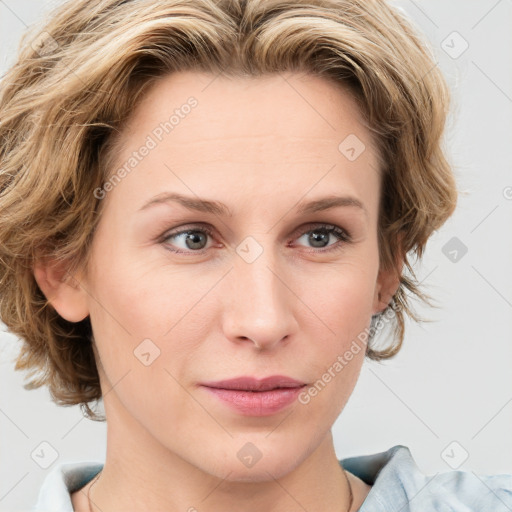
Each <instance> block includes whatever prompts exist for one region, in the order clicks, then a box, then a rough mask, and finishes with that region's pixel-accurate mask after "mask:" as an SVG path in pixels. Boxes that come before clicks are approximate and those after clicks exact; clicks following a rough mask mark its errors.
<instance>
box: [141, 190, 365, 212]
mask: <svg viewBox="0 0 512 512" xmlns="http://www.w3.org/2000/svg"><path fill="white" fill-rule="evenodd" d="M169 202H176V203H178V204H181V205H182V206H183V207H185V208H187V209H189V210H195V211H198V212H203V213H211V214H213V215H219V216H226V217H233V212H232V211H231V210H230V209H229V208H228V207H227V206H226V205H225V204H224V203H221V202H220V201H212V200H208V199H200V198H195V197H191V196H184V195H182V194H177V193H175V192H163V193H162V194H159V195H157V196H155V197H153V198H152V199H150V200H149V201H148V202H147V203H145V204H144V205H143V206H142V207H141V208H140V209H139V211H141V210H146V209H147V208H150V207H151V206H154V205H157V204H162V203H164V204H165V203H169ZM347 206H349V207H356V208H358V209H360V210H362V211H363V212H364V213H365V215H366V216H368V211H367V210H366V208H365V206H364V204H363V203H362V202H361V201H360V200H359V199H357V198H356V197H351V196H327V197H322V198H320V199H316V200H313V201H309V202H302V203H299V205H298V206H297V212H298V213H300V214H309V213H315V212H320V211H325V210H330V209H332V208H338V207H347Z"/></svg>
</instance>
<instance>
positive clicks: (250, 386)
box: [202, 375, 306, 392]
mask: <svg viewBox="0 0 512 512" xmlns="http://www.w3.org/2000/svg"><path fill="white" fill-rule="evenodd" d="M202 385H203V386H206V387H209V388H214V389H228V390H237V391H253V392H258V391H259V392H263V391H271V390H274V389H286V388H301V387H303V386H305V385H306V384H305V383H304V382H301V381H298V380H295V379H292V378H291V377H287V376H284V375H272V376H271V377H266V378H264V379H256V378H254V377H238V378H235V379H228V380H219V381H216V382H204V383H202Z"/></svg>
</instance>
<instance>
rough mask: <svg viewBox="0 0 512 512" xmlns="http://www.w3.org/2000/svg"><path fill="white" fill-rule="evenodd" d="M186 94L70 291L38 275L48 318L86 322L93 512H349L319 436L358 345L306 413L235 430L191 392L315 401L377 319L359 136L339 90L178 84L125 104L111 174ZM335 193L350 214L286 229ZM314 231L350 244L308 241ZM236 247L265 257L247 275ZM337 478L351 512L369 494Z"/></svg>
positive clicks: (369, 201)
mask: <svg viewBox="0 0 512 512" xmlns="http://www.w3.org/2000/svg"><path fill="white" fill-rule="evenodd" d="M190 96H194V97H195V98H196V99H197V100H198V106H197V107H196V108H195V109H193V110H192V111H191V113H190V114H189V115H188V116H185V117H184V119H182V120H180V123H179V125H177V126H176V127H175V128H174V130H173V131H172V132H171V133H170V134H168V135H166V136H165V137H164V138H163V140H162V141H161V142H160V143H159V144H158V146H157V147H156V148H155V149H153V150H152V151H151V152H150V153H149V154H148V155H147V156H146V157H145V158H144V159H143V160H142V161H141V162H140V163H139V164H138V166H137V167H136V169H135V170H133V171H132V172H131V173H130V174H129V175H127V176H126V177H125V178H124V179H123V180H122V181H121V182H120V183H119V184H117V185H116V186H115V188H114V189H113V190H111V191H109V192H108V194H107V196H106V197H105V198H104V199H103V201H104V202H105V203H104V204H103V206H104V211H103V212H102V217H101V220H100V223H99V226H98V230H97V232H96V233H95V235H94V241H93V245H92V247H91V258H90V261H89V266H88V268H87V271H84V272H81V273H77V274H75V275H74V276H73V277H74V279H65V278H64V277H65V273H66V268H65V266H58V265H55V264H54V265H51V264H46V265H42V264H38V265H36V266H35V269H34V275H35V277H36V280H37V282H38V283H39V286H40V287H41V289H42V291H43V292H44V293H45V294H46V296H47V297H48V298H49V300H50V302H51V304H52V305H53V307H55V309H56V310H57V311H58V312H59V314H60V315H61V316H62V317H64V318H66V319H67V320H69V321H79V320H82V319H83V318H85V317H86V316H87V315H90V318H91V322H92V326H93V332H94V338H95V350H96V358H97V361H98V365H99V372H100V379H101V387H102V391H103V395H104V407H105V412H106V417H107V456H106V462H105V466H104V469H103V471H102V472H101V473H100V477H99V479H98V480H97V482H95V483H94V485H93V487H92V490H91V499H92V502H93V504H92V509H93V510H95V511H96V510H101V511H102V512H111V511H121V510H155V511H156V510H166V511H189V512H192V511H194V510H197V511H199V512H201V511H208V512H220V511H226V510H243V511H244V512H253V511H254V512H256V511H258V512H259V511H261V510H266V511H268V512H274V511H287V512H293V511H302V510H304V509H306V510H310V511H316V510H322V511H330V512H340V511H345V510H347V506H348V500H349V498H348V496H349V494H348V493H349V491H348V487H347V481H346V478H345V475H344V473H343V471H342V470H341V468H340V465H339V463H338V459H337V457H336V454H335V451H334V445H333V438H332V434H331V427H332V425H333V423H334V422H335V420H336V419H337V418H338V416H339V414H340V413H341V412H342V410H343V408H344V406H345V405H346V403H347V401H348V399H349V397H350V395H351V393H352V391H353V389H354V386H355V384H356V382H357V379H358V376H359V374H360V370H361V366H362V364H363V362H364V346H363V350H360V351H359V352H358V353H357V354H355V355H354V357H353V359H352V360H351V361H350V362H349V363H348V364H346V365H345V366H344V367H343V369H342V371H339V372H338V373H336V376H335V378H333V379H332V380H331V381H330V382H329V383H328V384H327V385H326V386H325V387H324V389H323V390H322V391H321V392H319V393H318V394H317V396H315V397H312V398H311V400H310V401H309V403H307V404H301V403H299V402H298V401H295V402H294V403H293V404H292V405H290V406H288V407H286V408H285V409H284V410H282V411H280V412H278V413H276V414H272V415H269V416H261V417H247V416H243V415H241V414H240V413H238V412H236V411H234V410H232V409H231V408H229V407H227V406H226V405H225V404H224V403H223V402H221V401H220V400H219V399H217V398H216V397H215V396H211V394H210V393H208V392H207V391H206V390H205V389H204V388H202V387H200V383H201V382H204V381H206V380H209V381H212V380H220V379H228V378H233V377H238V376H254V377H258V378H262V377H266V376H269V375H276V374H281V375H287V376H290V377H292V378H295V379H297V380H300V381H302V382H304V383H307V384H309V385H312V384H313V383H315V382H316V381H317V380H318V379H319V378H320V377H321V376H322V374H323V373H324V372H325V371H326V370H327V369H328V368H329V367H332V365H333V363H334V362H335V361H336V360H337V358H338V356H339V355H343V354H344V353H345V352H346V350H348V348H349V347H350V345H351V343H352V341H353V340H354V339H356V337H357V335H358V334H359V333H361V332H363V331H364V330H365V328H367V327H368V326H369V325H370V320H371V315H372V314H375V313H377V312H379V311H382V310H383V309H385V307H386V306H387V304H388V303H389V301H390V299H391V297H392V295H393V294H394V293H395V291H396V289H397V287H398V284H399V281H398V277H397V276H396V275H395V274H393V273H392V272H391V271H387V270H385V269H383V268H380V266H379V255H378V245H377V221H378V205H379V194H380V186H381V185H380V175H379V169H378V165H377V155H376V153H375V151H374V149H373V146H372V140H371V137H370V133H369V132H368V131H367V130H366V129H365V127H364V126H363V124H362V118H361V117H360V112H359V111H358V108H357V106H356V104H355V102H354V101H353V99H352V97H351V96H350V94H349V93H348V92H347V91H346V90H344V89H341V88H339V87H336V86H335V85H334V84H332V83H330V82H328V81H325V80H324V79H322V78H319V77H315V76H311V75H307V74H304V75H301V74H297V73H288V74H281V75H271V76H266V77H259V78H251V79H226V78H221V77H217V78H215V77H214V76H212V75H208V74H202V73H197V72H181V73H177V74H173V75H169V76H166V77H164V78H162V79H160V80H159V81H158V82H157V84H156V85H155V86H154V87H153V88H152V89H151V90H150V91H149V94H148V95H147V96H146V97H145V98H144V100H143V102H142V103H140V104H139V106H138V108H137V109H136V111H135V112H134V113H133V114H132V117H131V118H130V120H129V122H128V123H127V125H126V126H125V127H124V130H123V133H122V135H121V139H120V141H121V145H120V149H119V154H118V155H117V158H116V166H115V167H114V168H113V169H112V170H116V169H117V168H118V167H120V166H122V165H123V164H124V162H125V161H126V160H127V159H128V158H129V157H130V155H131V154H132V152H133V151H135V150H137V149H138V148H140V147H141V146H142V145H143V144H144V141H145V140H146V138H147V136H148V134H150V133H151V132H152V130H154V128H155V127H156V126H158V125H159V123H161V122H162V121H163V120H166V119H168V118H169V116H170V115H171V114H172V112H173V111H174V109H176V108H178V107H179V106H180V105H182V104H183V103H185V102H186V99H187V98H189V97H190ZM349 134H356V135H357V137H358V138H359V139H360V140H361V141H362V142H363V143H364V144H365V146H366V149H365V150H364V151H363V152H362V154H361V155H360V156H359V157H358V158H357V159H356V160H354V161H350V160H349V159H347V158H346V157H345V155H344V154H342V153H341V152H340V150H339V149H338V146H339V144H340V143H341V142H342V141H343V140H344V139H345V138H346V137H347V136H348V135H349ZM164 191H167V192H176V193H180V194H184V195H188V196H192V197H194V198H196V199H197V198H198V197H199V198H207V199H211V200H217V201H222V202H223V203H225V204H226V205H227V206H228V207H229V209H230V210H231V211H232V213H233V216H232V217H229V216H226V217H224V216H220V215H215V214H211V213H204V212H198V211H191V210H187V209H186V208H185V207H183V206H182V205H179V204H178V203H176V202H167V203H161V204H158V205H154V206H151V207H149V208H146V209H143V210H142V211H140V208H141V207H142V206H143V205H144V204H145V203H147V202H148V201H149V200H151V199H152V198H154V197H155V196H157V195H158V194H161V193H162V192H164ZM333 194H334V195H339V196H351V197H353V198H356V199H358V200H359V201H360V202H361V203H362V205H363V207H364V209H363V208H359V207H356V206H353V205H352V206H351V205H349V206H342V207H337V208H333V209H331V210H326V211H320V212H316V213H309V214H306V215H304V214H299V213H297V210H296V208H297V203H299V202H306V201H310V200H313V199H317V198H320V197H324V196H327V195H333ZM91 200H92V198H91ZM321 224H329V225H334V226H338V227H340V228H341V229H343V230H345V231H347V232H348V233H349V234H350V236H351V240H350V241H348V242H345V241H340V240H339V239H338V238H337V237H336V235H334V234H331V235H330V236H329V235H325V236H324V238H322V237H321V235H322V233H323V232H322V231H321V230H320V232H318V229H319V228H320V227H321ZM204 226H210V227H211V229H212V231H213V234H212V236H209V235H207V234H203V237H204V238H199V245H200V244H201V243H202V245H201V246H200V247H201V248H195V247H198V246H197V245H196V246H194V245H193V244H192V245H191V244H190V243H189V244H188V245H187V242H186V239H185V235H181V236H178V237H174V238H172V237H170V236H169V232H170V231H173V232H177V231H179V230H180V229H184V228H188V229H199V228H201V227H204ZM177 228H180V229H177ZM304 233H305V234H304ZM166 234H167V239H165V240H163V236H164V235H166ZM308 234H311V235H314V234H316V236H317V237H319V239H320V241H321V242H323V243H320V244H317V245H314V241H313V242H312V239H311V237H308ZM199 236H200V237H201V235H200V234H199ZM246 237H252V238H253V239H254V240H255V241H256V243H257V244H259V245H258V246H259V247H260V248H261V249H262V253H261V254H260V255H259V256H258V257H257V258H256V259H255V260H254V261H252V262H250V263H249V262H247V261H246V260H245V259H244V258H242V257H241V256H240V255H239V253H238V252H237V248H238V247H239V246H240V247H248V246H246V245H244V243H242V242H244V240H245V239H246ZM251 247H252V248H251V249H250V251H254V250H255V249H254V246H251ZM333 247H337V249H336V250H331V251H327V252H326V249H329V248H333ZM172 248H175V249H176V250H181V251H186V254H177V253H174V252H172V251H171V249H172ZM194 251H195V252H194ZM240 254H242V253H240ZM252 254H254V252H253V253H252ZM147 338H149V339H151V340H152V343H154V344H155V345H156V346H157V347H158V349H159V350H160V355H159V357H157V358H156V359H155V360H154V361H153V362H152V363H151V364H150V365H149V366H145V365H144V364H142V363H141V362H140V360H139V359H138V358H137V357H135V356H134V350H135V349H136V348H137V346H139V344H140V343H141V342H142V340H144V339H147ZM248 442H250V443H252V444H253V445H255V446H256V447H257V449H258V450H259V452H260V453H261V454H262V456H261V459H260V460H259V461H258V462H257V463H256V464H255V465H253V466H252V467H250V468H249V467H246V466H245V465H244V464H242V463H241V461H240V460H239V458H238V457H237V453H238V452H239V450H240V449H241V448H242V447H243V446H244V445H245V444H246V443H248ZM348 477H349V479H350V483H351V485H352V489H353V493H354V503H353V506H352V507H351V511H355V510H357V509H358V508H359V507H360V505H361V504H362V502H363V501H364V499H365V497H366V495H367V494H368V492H369V490H370V487H369V486H368V485H366V484H365V483H364V482H362V481H361V480H359V479H358V478H356V477H355V476H354V475H350V474H348ZM91 484H92V482H90V483H89V484H88V485H86V486H85V487H84V488H82V489H81V490H79V491H77V492H75V493H73V495H72V502H73V506H74V509H75V511H82V510H83V511H88V510H89V504H88V500H87V498H86V494H87V492H88V491H89V490H90V487H91Z"/></svg>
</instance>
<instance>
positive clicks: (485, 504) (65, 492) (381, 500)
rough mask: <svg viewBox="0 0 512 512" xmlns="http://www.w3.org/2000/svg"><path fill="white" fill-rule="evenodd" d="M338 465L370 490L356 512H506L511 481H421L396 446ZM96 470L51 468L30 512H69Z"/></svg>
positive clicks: (510, 510)
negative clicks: (72, 494)
mask: <svg viewBox="0 0 512 512" xmlns="http://www.w3.org/2000/svg"><path fill="white" fill-rule="evenodd" d="M340 464H341V465H342V466H343V467H344V468H345V469H346V470H347V471H350V472H351V473H352V474H354V475H356V476H357V477H359V478H360V479H361V480H363V481H365V482H366V483H367V484H368V485H371V486H372V488H371V491H370V492H369V494H368V496H367V497H366V499H365V501H364V503H363V505H362V506H361V508H360V509H359V512H512V475H476V474H475V473H473V472H469V471H447V472H444V473H437V474H436V475H434V476H425V475H424V474H423V473H422V472H421V471H419V469H418V467H417V466H416V463H415V462H414V460H413V458H412V455H411V452H410V451H409V448H407V447H406V446H402V445H397V446H394V447H393V448H390V449H389V450H387V451H385V452H381V453H376V454H373V455H363V456H359V457H350V458H346V459H342V460H341V461H340ZM102 467H103V464H102V463H101V462H75V463H70V464H60V465H58V466H56V467H55V468H53V469H52V470H51V472H50V473H49V474H48V475H47V476H46V478H45V480H44V482H43V485H42V487H41V489H40V491H39V497H38V502H37V505H35V507H33V508H32V509H31V512H73V506H72V504H71V497H70V494H71V493H73V492H75V491H77V490H78V489H80V488H81V487H83V486H84V485H85V484H87V482H89V481H90V480H92V479H93V478H94V477H95V476H96V475H97V474H98V472H99V471H100V470H101V469H102ZM311 512H313V511H311Z"/></svg>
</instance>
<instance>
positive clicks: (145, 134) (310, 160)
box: [111, 71, 378, 202]
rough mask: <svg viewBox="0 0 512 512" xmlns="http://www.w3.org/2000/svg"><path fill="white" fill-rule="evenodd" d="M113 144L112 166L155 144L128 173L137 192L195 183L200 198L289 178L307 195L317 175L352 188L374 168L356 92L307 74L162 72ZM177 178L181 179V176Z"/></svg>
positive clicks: (269, 187)
mask: <svg viewBox="0 0 512 512" xmlns="http://www.w3.org/2000/svg"><path fill="white" fill-rule="evenodd" d="M149 141H151V142H150V143H149ZM119 142H120V144H119V146H118V148H119V151H118V153H117V157H116V161H115V165H114V166H113V168H112V169H111V171H113V172H115V170H116V169H117V168H119V167H120V166H122V165H123V164H126V163H127V162H128V161H129V159H130V156H131V155H133V152H134V150H137V148H141V147H143V146H144V145H149V146H151V150H150V151H149V152H146V151H145V153H148V154H147V155H146V156H145V157H144V158H143V159H141V161H140V162H139V163H137V172H136V173H133V172H132V173H131V175H130V177H129V179H127V180H124V181H130V182H131V187H132V188H133V190H132V193H137V194H141V193H142V191H143V190H146V191H147V193H149V192H155V193H157V192H161V191H162V190H163V189H164V188H165V186H166V185H168V184H169V183H171V184H173V185H178V187H179V188H181V189H182V190H181V191H183V192H188V193H190V190H186V187H185V188H184V186H185V185H186V183H188V184H190V185H191V186H192V185H193V188H194V190H193V192H194V193H196V194H197V195H199V196H202V197H207V196H211V195H212V194H211V192H212V191H214V192H218V194H219V195H220V194H221V193H222V190H223V189H225V188H226V187H227V186H231V187H232V188H233V190H232V192H233V191H234V189H235V188H237V187H238V188H239V189H240V190H241V189H242V188H244V190H245V191H246V192H249V191H250V192H252V193H253V194H255V193H257V192H258V191H260V192H261V194H263V195H264V194H266V193H267V194H271V193H276V192H279V188H281V191H283V190H284V189H287V190H288V189H289V190H291V191H293V188H294V186H295V187H296V188H297V190H296V191H295V193H298V192H300V191H301V190H302V193H306V192H307V189H308V188H312V187H315V186H316V185H315V183H319V186H320V188H322V187H323V190H324V191H326V190H327V189H331V188H336V185H337V184H339V183H340V180H341V181H342V182H344V187H345V188H347V187H348V188H352V190H348V192H356V190H355V188H364V187H365V186H366V185H367V184H368V180H369V179H374V177H372V175H375V174H378V160H377V155H376V152H375V150H374V147H373V140H372V138H371V135H370V133H369V131H368V130H367V129H366V128H365V126H364V124H363V120H362V115H361V112H360V111H359V109H358V106H357V103H356V102H355V100H354V98H353V97H352V96H351V94H350V93H349V92H348V90H347V89H345V88H342V87H341V86H338V85H337V84H334V83H332V82H330V81H328V80H326V79H324V78H321V77H318V76H314V75H309V74H297V73H281V74H274V75H265V76H262V77H248V78H227V77H224V76H215V75H210V74H206V73H199V72H192V71H188V72H179V73H173V74H171V75H167V76H165V77H162V78H160V79H159V80H158V81H157V82H156V83H155V84H154V85H153V86H152V88H151V89H150V90H149V91H148V92H147V93H146V95H145V97H144V99H143V101H142V102H141V103H140V104H139V105H138V107H137V108H136V109H135V111H134V112H133V114H132V115H131V117H130V119H129V120H128V122H127V124H126V125H125V126H124V128H123V131H122V132H121V137H120V139H119ZM331 170H334V172H330V171H331ZM180 176H181V177H186V180H185V179H183V180H181V183H180V179H179V177H180ZM241 178H243V186H242V182H241ZM143 181H144V185H143V184H142V182H143ZM185 181H186V183H185ZM320 181H321V184H320ZM124 186H125V185H124V184H123V187H124ZM188 188H190V187H188ZM319 192H320V191H319ZM143 195H147V194H143ZM133 199H134V200H136V198H135V197H133ZM139 202H140V201H139Z"/></svg>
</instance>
